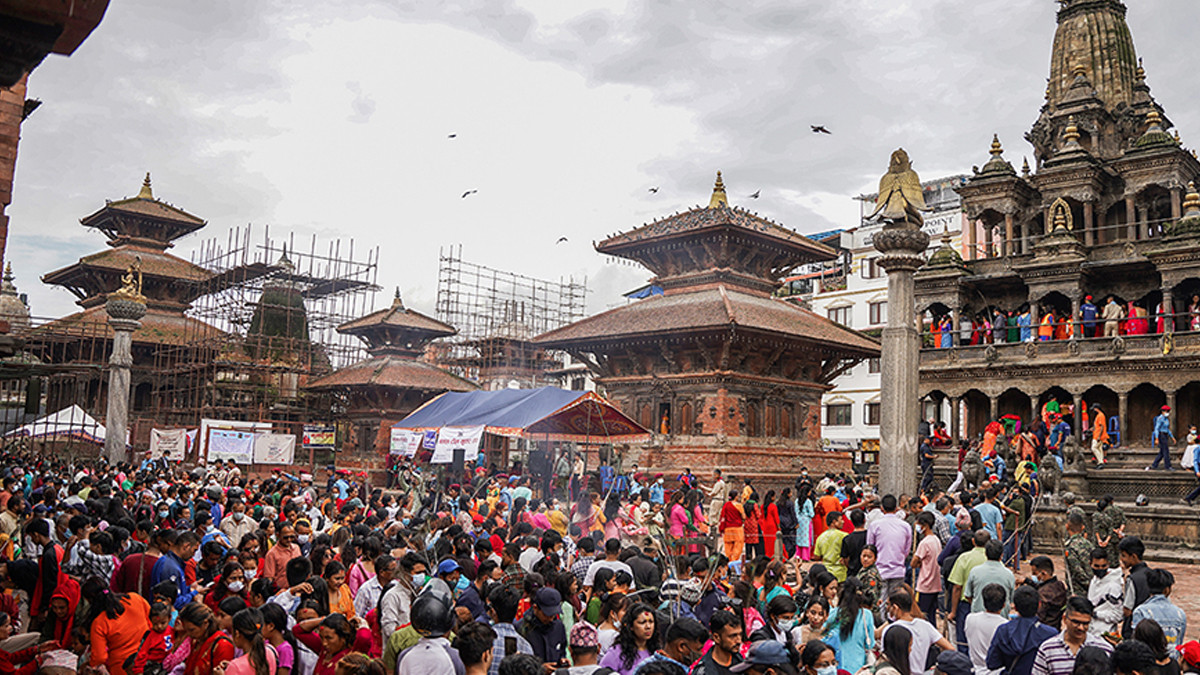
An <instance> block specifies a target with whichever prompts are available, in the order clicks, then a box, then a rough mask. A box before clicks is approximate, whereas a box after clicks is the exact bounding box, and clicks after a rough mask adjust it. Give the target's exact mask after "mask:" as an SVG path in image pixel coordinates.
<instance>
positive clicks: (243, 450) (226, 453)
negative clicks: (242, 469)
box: [208, 429, 255, 464]
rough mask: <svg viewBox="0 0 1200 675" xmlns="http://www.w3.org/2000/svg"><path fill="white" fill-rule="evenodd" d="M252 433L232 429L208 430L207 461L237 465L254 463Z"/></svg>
mask: <svg viewBox="0 0 1200 675" xmlns="http://www.w3.org/2000/svg"><path fill="white" fill-rule="evenodd" d="M254 435H255V434H254V432H253V431H236V430H233V429H210V430H209V432H208V460H209V461H210V462H211V461H215V460H221V461H225V460H230V459H232V460H233V461H235V462H237V463H238V464H250V463H252V462H253V461H254Z"/></svg>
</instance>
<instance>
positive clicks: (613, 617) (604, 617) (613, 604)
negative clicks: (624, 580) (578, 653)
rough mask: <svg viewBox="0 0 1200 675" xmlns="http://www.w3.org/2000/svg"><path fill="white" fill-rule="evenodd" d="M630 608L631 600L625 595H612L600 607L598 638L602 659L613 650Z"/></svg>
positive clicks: (597, 627)
mask: <svg viewBox="0 0 1200 675" xmlns="http://www.w3.org/2000/svg"><path fill="white" fill-rule="evenodd" d="M628 606H629V600H628V599H627V598H626V597H625V594H624V593H610V594H609V596H608V598H606V599H605V600H604V603H603V604H601V605H600V623H599V624H598V625H597V626H596V629H597V630H596V638H597V640H598V641H599V643H600V654H599V656H600V658H604V655H605V654H607V653H608V650H609V649H612V646H613V642H614V641H615V640H616V639H617V633H619V632H620V630H621V619H622V618H623V617H624V616H625V609H626V608H627V607H628Z"/></svg>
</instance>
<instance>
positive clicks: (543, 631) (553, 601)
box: [517, 587, 567, 669]
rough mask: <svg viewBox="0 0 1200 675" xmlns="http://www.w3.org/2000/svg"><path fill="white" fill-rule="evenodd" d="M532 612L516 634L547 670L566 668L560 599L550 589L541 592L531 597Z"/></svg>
mask: <svg viewBox="0 0 1200 675" xmlns="http://www.w3.org/2000/svg"><path fill="white" fill-rule="evenodd" d="M530 609H531V612H529V613H527V614H526V615H525V617H524V618H523V619H521V623H519V624H518V625H517V632H519V633H520V634H521V635H522V636H523V637H524V638H525V639H526V640H529V646H530V647H533V655H534V656H536V657H538V658H539V659H541V661H542V663H544V664H546V665H547V668H548V669H553V668H556V667H559V666H565V665H566V656H567V629H566V628H565V627H564V626H563V622H562V619H561V618H560V616H559V615H561V614H562V595H560V594H559V592H558V591H556V590H554V589H553V588H548V587H547V588H540V589H538V592H537V593H535V594H534V596H533V603H532V606H531V607H530Z"/></svg>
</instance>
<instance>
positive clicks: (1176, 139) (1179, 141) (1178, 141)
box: [1175, 129, 1183, 145]
mask: <svg viewBox="0 0 1200 675" xmlns="http://www.w3.org/2000/svg"><path fill="white" fill-rule="evenodd" d="M1180 143H1183V139H1182V138H1180V137H1179V130H1178V129H1176V130H1175V144H1176V145H1179V144H1180Z"/></svg>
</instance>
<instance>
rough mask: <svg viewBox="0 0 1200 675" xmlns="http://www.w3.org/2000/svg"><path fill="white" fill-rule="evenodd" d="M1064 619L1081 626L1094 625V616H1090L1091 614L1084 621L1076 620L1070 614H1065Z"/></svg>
mask: <svg viewBox="0 0 1200 675" xmlns="http://www.w3.org/2000/svg"><path fill="white" fill-rule="evenodd" d="M1063 619H1065V620H1066V621H1067V623H1070V624H1072V625H1075V626H1078V627H1080V628H1087V627H1088V626H1090V625H1092V617H1090V616H1089V617H1088V618H1086V619H1084V620H1083V621H1076V620H1075V619H1072V618H1071V617H1069V616H1064V617H1063Z"/></svg>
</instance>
